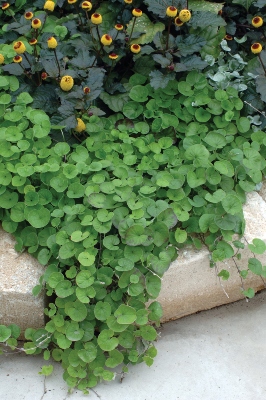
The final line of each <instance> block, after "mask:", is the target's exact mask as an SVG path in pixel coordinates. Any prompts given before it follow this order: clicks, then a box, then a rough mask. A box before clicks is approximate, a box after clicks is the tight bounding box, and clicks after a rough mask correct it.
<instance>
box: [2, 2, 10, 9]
mask: <svg viewBox="0 0 266 400" xmlns="http://www.w3.org/2000/svg"><path fill="white" fill-rule="evenodd" d="M9 6H10V4H9V3H3V4H2V10H7V9H8V7H9Z"/></svg>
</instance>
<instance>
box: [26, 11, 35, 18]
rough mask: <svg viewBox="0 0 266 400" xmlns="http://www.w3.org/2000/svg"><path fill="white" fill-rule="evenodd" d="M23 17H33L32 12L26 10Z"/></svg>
mask: <svg viewBox="0 0 266 400" xmlns="http://www.w3.org/2000/svg"><path fill="white" fill-rule="evenodd" d="M24 17H25V18H26V19H32V18H33V13H32V12H31V11H27V12H26V13H25V14H24Z"/></svg>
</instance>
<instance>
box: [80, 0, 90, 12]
mask: <svg viewBox="0 0 266 400" xmlns="http://www.w3.org/2000/svg"><path fill="white" fill-rule="evenodd" d="M81 8H83V10H86V11H90V10H91V9H92V4H91V2H90V1H83V3H81Z"/></svg>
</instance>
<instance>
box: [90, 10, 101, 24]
mask: <svg viewBox="0 0 266 400" xmlns="http://www.w3.org/2000/svg"><path fill="white" fill-rule="evenodd" d="M91 22H92V23H93V24H95V25H99V24H101V23H102V22H103V18H102V16H101V14H98V13H94V14H92V16H91Z"/></svg>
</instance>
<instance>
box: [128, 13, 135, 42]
mask: <svg viewBox="0 0 266 400" xmlns="http://www.w3.org/2000/svg"><path fill="white" fill-rule="evenodd" d="M136 19H137V17H134V21H133V26H132V29H131V32H130V35H129V38H128V42H130V39H131V36H132V33H133V31H134V27H135V23H136Z"/></svg>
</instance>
